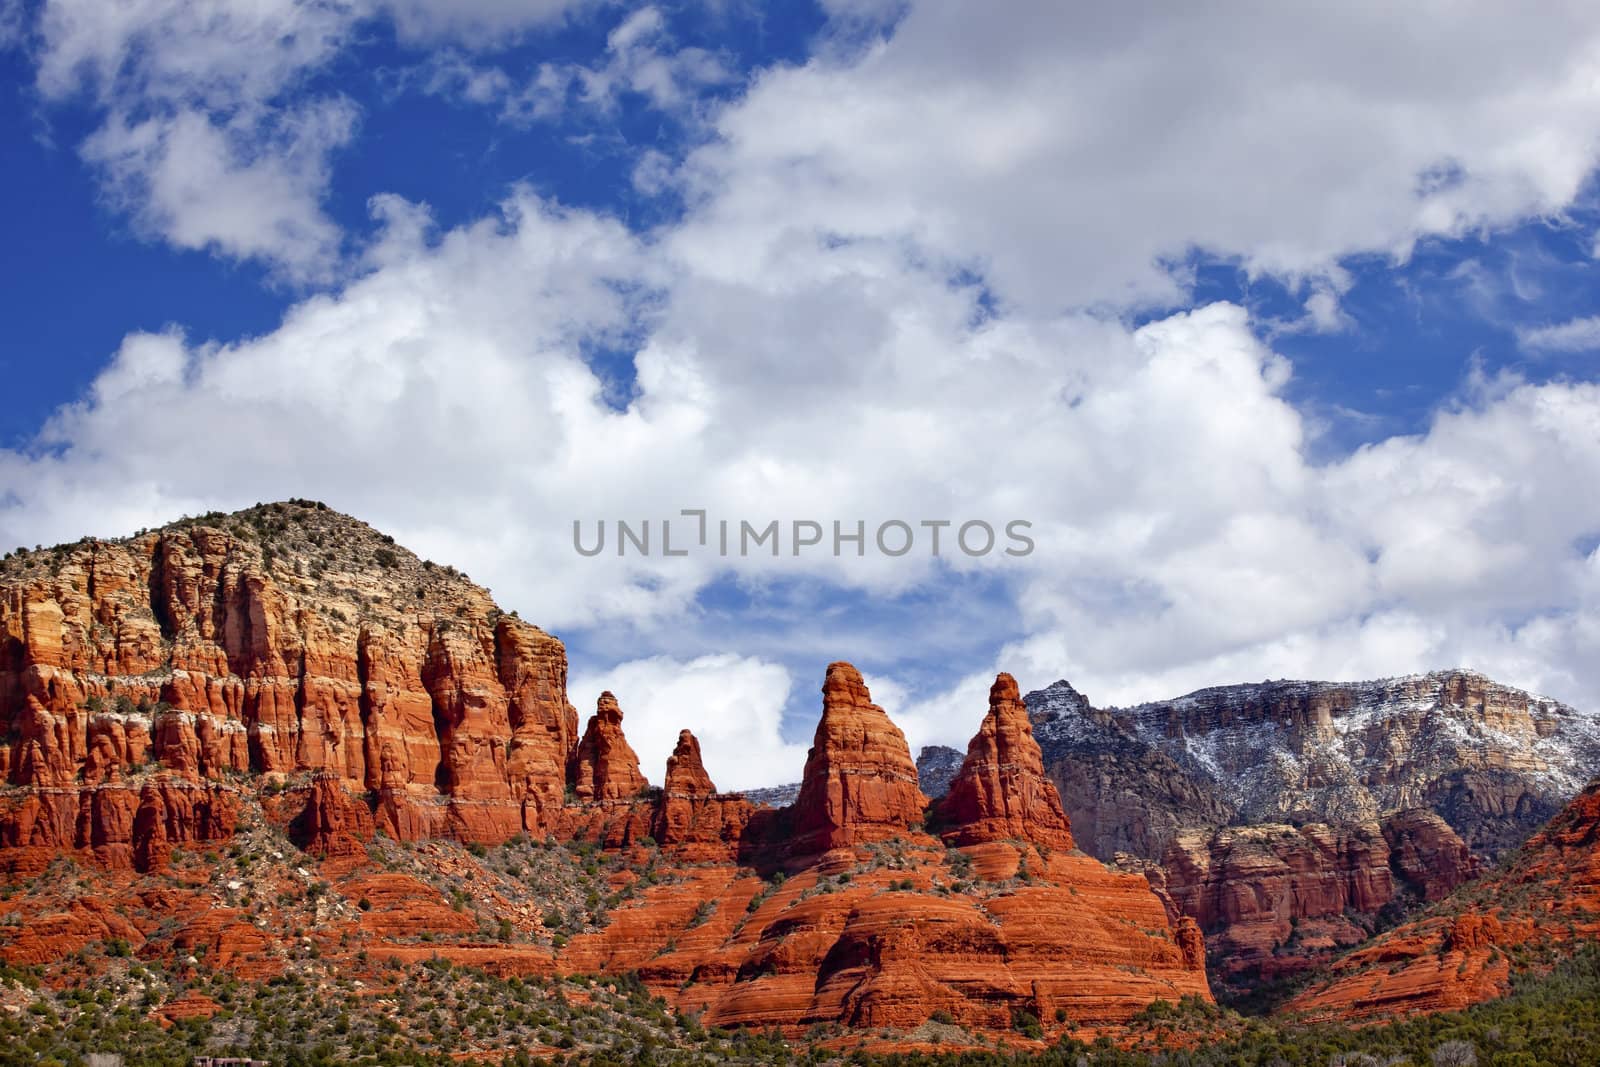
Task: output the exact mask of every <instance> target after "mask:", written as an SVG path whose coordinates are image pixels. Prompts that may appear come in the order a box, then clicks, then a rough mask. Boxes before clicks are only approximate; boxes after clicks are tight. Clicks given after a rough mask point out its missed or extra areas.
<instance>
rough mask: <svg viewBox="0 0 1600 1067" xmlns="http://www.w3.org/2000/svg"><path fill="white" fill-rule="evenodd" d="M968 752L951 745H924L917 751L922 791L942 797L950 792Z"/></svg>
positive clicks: (918, 777) (918, 775)
mask: <svg viewBox="0 0 1600 1067" xmlns="http://www.w3.org/2000/svg"><path fill="white" fill-rule="evenodd" d="M965 758H966V754H965V753H963V752H961V751H959V750H958V749H954V748H951V747H950V746H949V745H923V746H922V751H921V752H919V753H917V779H918V780H919V781H920V782H921V783H922V791H923V792H924V793H926V794H927V795H928V796H929V797H935V798H937V797H942V796H944V795H945V794H946V793H948V792H950V783H951V782H952V781H954V780H955V777H956V772H958V771H960V770H961V761H962V760H964V759H965Z"/></svg>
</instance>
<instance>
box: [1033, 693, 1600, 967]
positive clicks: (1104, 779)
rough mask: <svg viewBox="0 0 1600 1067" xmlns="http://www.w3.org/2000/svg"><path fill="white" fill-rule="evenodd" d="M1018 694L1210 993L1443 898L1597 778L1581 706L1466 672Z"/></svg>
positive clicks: (1080, 809)
mask: <svg viewBox="0 0 1600 1067" xmlns="http://www.w3.org/2000/svg"><path fill="white" fill-rule="evenodd" d="M1026 703H1027V705H1028V709H1029V716H1030V719H1031V721H1032V722H1033V725H1034V734H1035V736H1036V738H1037V739H1038V741H1039V745H1040V747H1041V749H1042V751H1043V752H1044V758H1045V766H1046V769H1047V773H1048V774H1049V775H1050V777H1051V778H1052V779H1053V780H1054V782H1055V783H1056V785H1057V788H1058V789H1059V791H1060V793H1061V799H1062V802H1063V803H1064V804H1065V805H1066V808H1067V812H1068V814H1069V816H1070V817H1071V820H1072V831H1073V835H1074V837H1075V839H1076V840H1077V841H1078V843H1079V845H1080V847H1082V848H1084V849H1085V850H1086V851H1088V852H1090V853H1091V854H1093V855H1095V856H1098V857H1100V858H1102V859H1106V860H1115V861H1117V862H1118V863H1119V864H1120V865H1121V866H1123V867H1124V868H1125V869H1138V870H1143V871H1144V872H1145V873H1146V876H1147V877H1148V878H1149V879H1150V880H1151V882H1152V884H1153V885H1155V886H1156V887H1157V888H1158V889H1159V890H1161V891H1162V892H1164V893H1165V894H1166V895H1167V899H1168V901H1169V906H1170V908H1171V910H1172V912H1173V914H1175V915H1177V914H1181V915H1185V916H1188V917H1189V918H1192V919H1194V920H1196V921H1197V922H1198V923H1199V924H1200V927H1201V929H1202V930H1203V931H1204V933H1205V936H1206V947H1207V951H1208V956H1209V960H1210V969H1211V975H1212V980H1213V982H1214V983H1215V984H1216V985H1217V988H1218V990H1219V992H1223V993H1228V992H1233V993H1246V992H1249V991H1250V990H1251V989H1253V988H1255V987H1257V986H1259V985H1260V984H1261V983H1263V982H1270V981H1273V980H1276V979H1280V978H1286V977H1289V976H1292V975H1295V974H1297V973H1299V972H1302V971H1305V970H1307V969H1308V968H1310V967H1313V966H1315V965H1317V964H1318V963H1319V962H1320V961H1322V960H1324V959H1326V958H1327V957H1329V956H1331V955H1332V954H1335V953H1337V952H1339V951H1341V950H1343V949H1347V948H1350V947H1353V946H1356V945H1359V944H1361V943H1362V942H1363V941H1365V940H1367V939H1368V938H1369V937H1371V936H1372V935H1373V934H1374V933H1375V932H1376V931H1378V930H1381V929H1383V928H1384V927H1385V926H1387V925H1392V924H1393V923H1394V922H1396V921H1399V920H1400V919H1402V918H1404V917H1405V916H1406V915H1407V914H1409V913H1411V912H1412V911H1414V910H1415V909H1417V908H1418V907H1420V906H1422V905H1425V904H1427V903H1428V902H1431V901H1435V900H1437V899H1439V898H1440V897H1442V896H1444V895H1446V894H1448V893H1449V892H1450V891H1451V890H1453V889H1455V888H1456V887H1457V886H1458V885H1461V884H1462V883H1463V882H1466V881H1468V880H1469V879H1471V878H1472V877H1474V875H1475V874H1476V872H1477V871H1478V870H1480V869H1481V868H1482V867H1484V866H1485V865H1488V864H1491V863H1492V862H1493V861H1494V860H1495V858H1497V857H1498V856H1500V855H1502V854H1504V853H1505V852H1507V851H1508V850H1510V849H1512V848H1515V847H1516V846H1517V845H1519V844H1521V843H1522V841H1523V840H1524V839H1525V838H1526V837H1527V836H1528V835H1529V834H1530V833H1532V832H1533V831H1534V830H1535V829H1536V828H1537V827H1538V826H1539V825H1541V824H1542V823H1543V822H1544V821H1545V820H1547V819H1548V818H1550V817H1551V816H1552V815H1554V814H1555V813H1556V812H1557V811H1559V810H1560V809H1561V807H1562V805H1563V804H1565V803H1566V802H1567V801H1568V800H1570V799H1571V798H1572V796H1573V795H1574V794H1575V793H1577V792H1578V790H1579V789H1581V788H1582V786H1583V783H1584V782H1585V781H1587V780H1588V779H1589V778H1590V777H1592V776H1593V775H1595V774H1597V773H1600V718H1597V717H1596V716H1595V715H1594V714H1592V713H1585V712H1580V711H1578V710H1576V709H1574V708H1571V707H1568V706H1567V705H1565V704H1562V703H1560V702H1558V701H1554V700H1550V699H1547V698H1544V697H1539V696H1535V695H1533V694H1530V693H1527V692H1524V691H1523V690H1520V689H1515V688H1512V687H1510V686H1506V685H1501V684H1499V683H1497V682H1494V681H1492V680H1491V679H1489V678H1486V677H1484V676H1483V675H1481V674H1475V673H1472V672H1469V671H1459V670H1457V671H1439V672H1435V673H1432V674H1426V675H1414V676H1410V677H1404V678H1389V679H1383V680H1380V681H1372V682H1353V683H1331V682H1288V681H1285V682H1263V683H1260V684H1254V685H1235V686H1222V687H1218V688H1213V689H1202V690H1200V691H1198V692H1195V693H1191V694H1189V695H1188V696H1184V697H1179V698H1177V699H1176V700H1168V701H1157V702H1153V703H1149V704H1141V705H1138V706H1136V707H1132V708H1104V709H1097V708H1095V707H1093V706H1092V705H1091V704H1090V702H1089V700H1088V699H1087V698H1085V697H1084V696H1083V694H1081V693H1079V692H1078V691H1077V690H1076V689H1074V688H1073V687H1072V686H1071V685H1070V684H1069V683H1067V682H1065V681H1062V682H1057V683H1056V684H1055V685H1052V686H1050V687H1048V688H1046V689H1041V690H1038V691H1036V692H1033V693H1030V694H1028V696H1027V697H1026Z"/></svg>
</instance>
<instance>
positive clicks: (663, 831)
mask: <svg viewBox="0 0 1600 1067" xmlns="http://www.w3.org/2000/svg"><path fill="white" fill-rule="evenodd" d="M754 810H755V806H754V805H753V804H751V803H750V802H749V801H747V800H745V799H744V797H742V796H739V795H738V794H732V795H727V796H723V795H719V794H718V793H717V787H716V786H715V785H713V784H712V782H711V776H710V775H709V774H707V773H706V769H705V765H704V764H703V763H701V762H700V742H699V741H696V740H695V736H694V734H692V733H690V732H689V731H688V730H682V731H679V733H678V745H677V747H676V748H674V749H673V751H672V755H670V756H668V757H667V777H666V780H665V784H664V785H663V786H662V789H661V798H660V800H659V802H658V804H657V808H656V816H655V838H656V840H657V841H659V842H660V843H661V844H662V845H666V846H671V847H674V848H676V849H678V850H679V851H680V852H682V853H684V854H693V855H695V856H698V857H701V858H704V859H723V860H727V859H733V858H735V857H737V856H738V854H739V846H740V843H741V840H742V838H743V836H744V831H745V827H746V826H747V825H748V824H749V821H750V816H751V813H752V812H753V811H754Z"/></svg>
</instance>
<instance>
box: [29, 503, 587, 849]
mask: <svg viewBox="0 0 1600 1067" xmlns="http://www.w3.org/2000/svg"><path fill="white" fill-rule="evenodd" d="M0 728H4V731H5V732H4V736H5V737H6V738H7V740H6V741H5V742H4V743H3V744H0V772H3V775H4V778H5V781H6V782H8V783H9V784H10V785H11V786H12V787H16V788H17V789H21V790H28V791H30V792H29V793H28V797H29V799H28V801H27V802H26V803H22V802H20V801H19V800H17V799H16V798H13V799H12V801H11V802H10V803H8V809H9V810H11V811H13V812H15V814H12V815H9V816H5V817H4V821H0V840H7V841H16V842H20V843H26V844H29V845H35V846H40V847H48V848H57V849H86V848H96V847H99V848H102V849H110V850H112V851H113V852H114V851H115V850H116V849H117V848H121V847H126V848H127V849H128V850H130V851H138V850H139V849H141V848H143V847H144V839H143V838H142V837H140V836H139V834H140V833H141V831H140V829H139V827H138V826H136V825H134V824H132V823H130V822H128V821H127V820H121V821H118V820H117V819H116V818H115V817H114V816H113V814H112V813H113V809H116V808H118V807H119V806H125V804H124V802H123V801H121V800H119V799H118V798H119V797H120V796H121V792H120V791H123V790H125V788H126V787H125V786H124V785H123V784H122V783H124V782H125V781H126V780H127V779H129V778H136V779H139V780H141V781H144V780H148V779H149V778H150V777H151V775H152V774H158V773H167V774H170V775H171V776H172V777H173V779H174V780H176V781H184V782H190V783H194V782H202V781H211V782H220V781H222V780H223V779H225V777H226V776H228V775H237V774H256V775H269V776H271V775H285V774H297V773H318V774H325V775H330V776H332V777H334V778H336V779H337V780H338V781H339V782H340V783H341V784H342V785H343V786H344V787H345V788H346V789H348V790H351V791H355V792H367V791H371V792H372V793H373V795H374V796H375V797H376V798H377V799H378V803H377V812H376V815H377V820H378V822H379V824H380V825H382V826H384V828H385V829H386V830H387V831H388V832H389V833H390V834H391V835H393V836H397V837H423V836H429V835H434V834H443V833H450V834H454V835H456V836H460V837H463V838H467V839H475V840H501V839H504V838H505V837H506V836H509V835H510V834H512V833H515V832H517V831H519V830H521V829H524V828H526V829H528V830H533V831H540V830H543V829H545V828H546V827H548V826H549V825H551V824H552V823H553V819H554V816H555V813H556V812H558V811H559V809H560V808H561V805H562V797H563V792H564V788H565V779H566V763H567V759H568V756H569V753H570V752H571V749H572V745H573V742H574V740H575V734H576V720H575V715H574V713H573V711H572V709H571V707H570V706H569V705H568V704H567V702H566V656H565V652H564V650H563V648H562V646H561V643H560V642H559V641H557V640H556V639H555V638H553V637H551V636H549V635H548V634H546V633H544V632H542V631H540V630H539V629H538V628H537V627H533V626H530V625H528V624H526V623H523V622H521V621H520V620H518V619H516V618H515V617H512V616H508V615H504V614H502V613H501V612H500V611H499V610H498V609H497V608H496V607H495V606H494V604H493V602H492V601H491V600H490V599H489V597H488V594H487V593H485V592H484V591H483V590H482V589H480V588H478V587H477V586H474V585H472V584H471V583H470V582H468V581H466V580H465V578H463V577H461V576H459V575H457V574H456V573H455V572H454V570H453V569H447V568H440V567H436V566H434V565H433V564H425V563H423V562H422V561H419V560H417V559H416V558H415V557H414V556H411V555H410V554H409V553H406V552H405V551H404V550H402V549H398V548H395V547H392V546H391V544H389V543H388V542H387V540H386V539H384V538H382V537H381V536H380V535H378V534H377V533H376V532H375V531H373V530H371V529H370V528H368V527H366V526H365V525H363V524H361V523H358V522H356V521H355V520H353V519H349V518H347V517H345V516H341V515H337V514H335V513H333V512H329V511H327V510H326V509H323V508H320V507H319V506H315V505H301V504H280V505H268V506H266V507H262V508H256V509H252V510H251V511H249V512H243V513H240V514H239V515H235V516H220V515H219V516H212V517H209V518H208V520H207V521H203V522H201V521H195V522H187V523H181V524H177V525H175V526H172V527H168V528H166V529H163V530H160V531H157V532H154V533H148V534H143V535H140V536H139V537H135V538H131V539H129V540H126V541H117V542H105V541H92V540H86V541H83V542H79V543H78V544H75V545H68V546H63V547H62V548H59V549H55V550H52V551H49V552H39V553H29V554H27V555H26V556H23V557H20V558H15V559H12V560H9V561H7V562H6V564H5V565H4V568H3V569H0ZM219 788H220V787H219ZM19 807H20V808H21V809H26V811H25V813H24V812H23V811H19V810H18V809H19ZM169 829H172V830H174V831H175V832H177V833H179V834H183V833H189V832H191V831H190V830H189V829H188V828H169ZM130 835H131V836H130ZM97 842H100V843H102V844H98V845H97Z"/></svg>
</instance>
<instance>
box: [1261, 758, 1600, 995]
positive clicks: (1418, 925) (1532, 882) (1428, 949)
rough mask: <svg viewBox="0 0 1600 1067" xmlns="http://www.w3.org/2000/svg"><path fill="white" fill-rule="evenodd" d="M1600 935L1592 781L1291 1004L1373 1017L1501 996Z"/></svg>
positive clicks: (1598, 807)
mask: <svg viewBox="0 0 1600 1067" xmlns="http://www.w3.org/2000/svg"><path fill="white" fill-rule="evenodd" d="M1597 937H1600V781H1597V782H1595V783H1593V784H1591V785H1590V786H1589V787H1588V788H1587V789H1585V790H1584V791H1583V792H1582V793H1581V794H1579V796H1578V797H1577V798H1576V799H1574V800H1573V801H1572V803H1570V804H1569V805H1567V807H1566V808H1565V809H1563V810H1562V812H1561V813H1560V814H1559V815H1557V816H1556V818H1555V819H1553V820H1551V821H1550V823H1549V824H1548V825H1546V826H1545V827H1544V828H1543V829H1541V830H1540V831H1539V832H1538V833H1536V834H1535V835H1534V836H1533V837H1531V838H1529V839H1528V841H1527V843H1526V844H1525V845H1524V846H1523V847H1522V848H1520V849H1519V850H1518V851H1517V852H1516V854H1515V855H1514V856H1513V857H1512V858H1511V860H1510V862H1509V863H1507V864H1506V865H1505V866H1503V867H1501V868H1500V869H1498V870H1495V871H1493V872H1491V873H1489V874H1487V875H1485V876H1484V877H1482V878H1480V879H1478V880H1477V881H1474V882H1472V883H1470V884H1468V885H1465V886H1462V887H1461V888H1459V889H1457V890H1456V891H1455V892H1454V893H1452V894H1451V895H1449V896H1448V897H1446V898H1445V899H1444V900H1443V901H1441V902H1440V903H1439V904H1437V905H1435V906H1434V907H1433V908H1430V909H1429V910H1428V911H1426V912H1425V913H1423V914H1422V915H1421V916H1419V917H1418V918H1416V919H1413V920H1411V921H1410V922H1407V923H1404V924H1402V925H1400V926H1398V927H1396V928H1395V929H1393V930H1390V931H1388V932H1387V933H1384V934H1382V935H1380V936H1379V937H1377V938H1375V939H1373V941H1372V942H1371V943H1370V944H1368V945H1364V946H1362V947H1361V948H1359V949H1357V950H1356V951H1354V952H1352V953H1350V954H1349V955H1347V956H1344V957H1342V958H1341V959H1340V960H1338V961H1337V962H1336V963H1335V964H1333V965H1331V966H1330V967H1329V968H1327V970H1326V971H1325V972H1323V974H1322V975H1321V976H1320V980H1319V981H1317V982H1315V983H1314V984H1312V985H1311V986H1310V987H1308V988H1307V989H1306V990H1305V991H1304V992H1302V993H1301V994H1299V995H1298V996H1297V997H1295V999H1294V1000H1293V1001H1291V1002H1290V1004H1289V1007H1290V1008H1292V1009H1294V1010H1298V1011H1304V1012H1307V1013H1310V1014H1311V1015H1313V1016H1316V1017H1321V1018H1338V1019H1371V1018H1377V1017H1382V1016H1386V1015H1394V1014H1400V1013H1411V1012H1418V1011H1443V1010H1454V1009H1458V1008H1462V1007H1465V1006H1467V1005H1469V1004H1474V1003H1477V1002H1479V1001H1483V1000H1488V999H1491V998H1493V997H1497V996H1502V995H1504V993H1505V992H1506V991H1507V990H1508V989H1509V988H1510V984H1511V981H1512V979H1513V978H1514V977H1515V976H1516V975H1517V974H1519V973H1521V972H1523V971H1526V970H1529V969H1534V968H1538V967H1543V966H1548V965H1549V964H1550V963H1551V962H1552V961H1554V960H1555V959H1558V958H1560V957H1562V956H1564V955H1568V954H1570V953H1572V952H1574V951H1576V950H1577V949H1578V948H1579V947H1580V946H1581V945H1583V944H1584V943H1585V942H1592V941H1593V940H1594V939H1595V938H1597Z"/></svg>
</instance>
